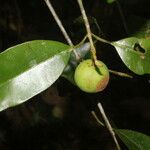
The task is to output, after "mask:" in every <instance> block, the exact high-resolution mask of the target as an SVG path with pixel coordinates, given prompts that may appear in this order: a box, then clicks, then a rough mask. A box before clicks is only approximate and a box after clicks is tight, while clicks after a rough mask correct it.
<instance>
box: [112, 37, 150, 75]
mask: <svg viewBox="0 0 150 150" xmlns="http://www.w3.org/2000/svg"><path fill="white" fill-rule="evenodd" d="M111 44H112V45H113V46H114V47H115V48H116V50H117V52H118V54H119V56H120V58H121V59H122V61H123V62H124V64H125V65H126V66H127V67H128V68H129V69H130V70H131V71H133V72H134V73H136V74H139V75H143V74H150V39H149V38H141V39H138V38H136V37H130V38H126V39H123V40H120V41H116V42H112V43H111Z"/></svg>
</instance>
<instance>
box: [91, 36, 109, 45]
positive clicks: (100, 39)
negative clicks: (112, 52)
mask: <svg viewBox="0 0 150 150" xmlns="http://www.w3.org/2000/svg"><path fill="white" fill-rule="evenodd" d="M92 36H93V37H94V38H95V39H97V40H98V41H100V42H103V43H107V44H111V42H110V41H107V40H105V39H102V38H100V37H99V36H97V35H95V34H93V33H92Z"/></svg>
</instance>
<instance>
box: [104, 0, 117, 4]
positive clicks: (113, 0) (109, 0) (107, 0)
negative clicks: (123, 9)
mask: <svg viewBox="0 0 150 150" xmlns="http://www.w3.org/2000/svg"><path fill="white" fill-rule="evenodd" d="M105 1H106V2H107V3H108V4H111V3H113V2H115V1H116V0H105Z"/></svg>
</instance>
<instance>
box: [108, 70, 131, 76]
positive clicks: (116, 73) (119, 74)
mask: <svg viewBox="0 0 150 150" xmlns="http://www.w3.org/2000/svg"><path fill="white" fill-rule="evenodd" d="M109 72H110V73H113V74H115V75H118V76H121V77H126V78H133V76H131V75H129V74H127V73H124V72H118V71H114V70H110V69H109Z"/></svg>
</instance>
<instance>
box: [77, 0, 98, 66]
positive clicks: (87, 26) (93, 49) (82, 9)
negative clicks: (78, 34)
mask: <svg viewBox="0 0 150 150" xmlns="http://www.w3.org/2000/svg"><path fill="white" fill-rule="evenodd" d="M77 1H78V4H79V7H80V11H81V14H82V16H83V20H84V23H85V27H86V31H87V36H88V39H89V42H90V45H91V52H92V56H93V59H94V63H95V61H96V60H97V57H96V49H95V46H94V43H93V40H92V32H91V29H90V24H89V21H88V18H87V15H86V12H85V9H84V6H83V3H82V0H77Z"/></svg>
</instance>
